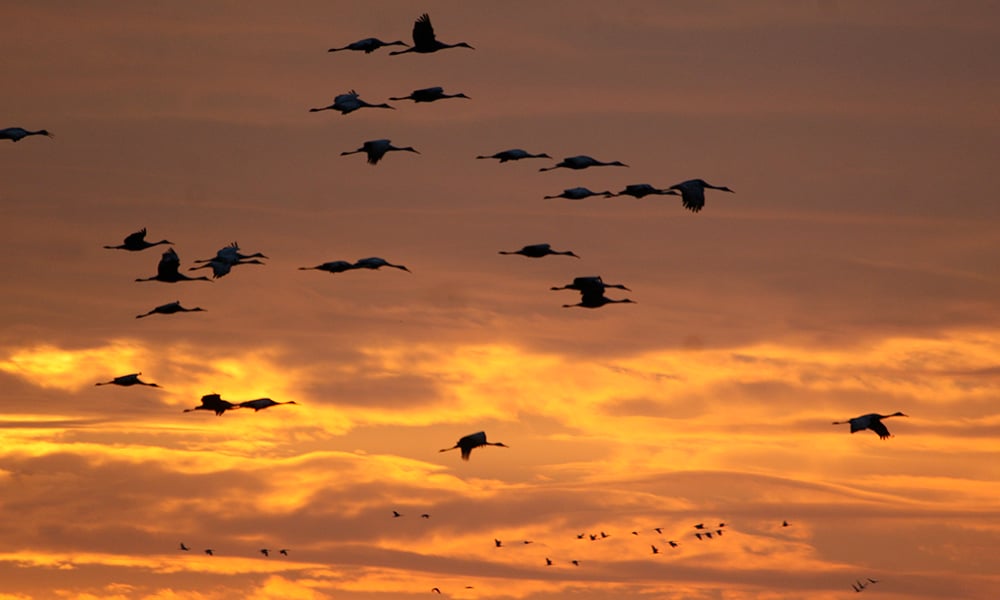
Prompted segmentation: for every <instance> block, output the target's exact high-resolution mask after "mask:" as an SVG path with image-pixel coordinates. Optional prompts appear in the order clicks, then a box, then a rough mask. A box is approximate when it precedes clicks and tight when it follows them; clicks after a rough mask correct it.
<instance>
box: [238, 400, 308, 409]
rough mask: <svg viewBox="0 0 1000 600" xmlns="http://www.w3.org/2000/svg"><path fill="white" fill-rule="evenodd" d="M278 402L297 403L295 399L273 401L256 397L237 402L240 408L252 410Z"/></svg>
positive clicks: (275, 404) (268, 406) (274, 404)
mask: <svg viewBox="0 0 1000 600" xmlns="http://www.w3.org/2000/svg"><path fill="white" fill-rule="evenodd" d="M279 404H298V403H297V402H295V400H289V401H288V402H275V401H274V400H271V399H270V398H257V399H256V400H246V401H244V402H240V403H239V405H238V406H239V407H240V408H252V409H253V411H254V412H257V411H259V410H264V409H265V408H270V407H272V406H278V405H279Z"/></svg>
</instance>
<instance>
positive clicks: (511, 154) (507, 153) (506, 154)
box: [476, 148, 552, 163]
mask: <svg viewBox="0 0 1000 600" xmlns="http://www.w3.org/2000/svg"><path fill="white" fill-rule="evenodd" d="M476 158H480V159H482V158H495V159H497V160H499V161H500V162H502V163H505V162H507V161H511V160H522V159H525V158H552V157H551V156H549V155H548V154H546V153H544V152H542V153H541V154H531V153H530V152H527V151H525V150H521V149H520V148H512V149H510V150H504V151H503V152H497V153H496V154H491V155H489V156H482V155H481V156H477V157H476Z"/></svg>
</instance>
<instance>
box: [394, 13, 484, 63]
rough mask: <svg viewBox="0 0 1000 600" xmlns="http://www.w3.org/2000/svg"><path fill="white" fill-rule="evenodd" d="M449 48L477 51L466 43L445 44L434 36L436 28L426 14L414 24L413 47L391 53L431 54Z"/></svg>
mask: <svg viewBox="0 0 1000 600" xmlns="http://www.w3.org/2000/svg"><path fill="white" fill-rule="evenodd" d="M448 48H469V49H470V50H475V48H473V47H472V46H470V45H469V44H467V43H466V42H458V43H457V44H445V43H444V42H440V41H438V39H437V36H435V35H434V26H433V25H431V18H430V15H428V14H426V13H424V14H422V15H420V17H419V18H418V19H417V20H416V21H415V22H414V23H413V45H412V46H410V47H409V48H407V49H406V50H395V51H393V52H390V53H389V54H390V55H393V56H395V55H397V54H406V53H408V52H417V53H420V54H428V53H430V52H437V51H438V50H446V49H448Z"/></svg>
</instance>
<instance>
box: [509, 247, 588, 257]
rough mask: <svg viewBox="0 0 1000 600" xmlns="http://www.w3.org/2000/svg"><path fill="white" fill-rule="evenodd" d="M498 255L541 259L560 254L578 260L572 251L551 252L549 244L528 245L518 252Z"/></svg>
mask: <svg viewBox="0 0 1000 600" xmlns="http://www.w3.org/2000/svg"><path fill="white" fill-rule="evenodd" d="M498 254H520V255H521V256H527V257H528V258H542V257H543V256H548V255H550V254H561V255H564V256H572V257H574V258H580V257H579V256H577V255H576V254H574V253H573V251H572V250H564V251H561V252H560V251H557V250H553V249H552V246H551V245H550V244H529V245H527V246H525V247H523V248H521V249H520V250H513V251H508V250H500V251H499V252H498Z"/></svg>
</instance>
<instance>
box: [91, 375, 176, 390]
mask: <svg viewBox="0 0 1000 600" xmlns="http://www.w3.org/2000/svg"><path fill="white" fill-rule="evenodd" d="M140 375H142V373H129V374H128V375H119V376H118V377H115V378H114V379H112V380H111V381H103V382H101V383H95V384H94V385H120V386H123V387H128V386H130V385H148V386H149V387H160V386H158V385H156V384H155V383H146V382H145V381H142V380H141V379H139V376H140Z"/></svg>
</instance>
